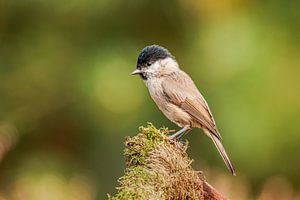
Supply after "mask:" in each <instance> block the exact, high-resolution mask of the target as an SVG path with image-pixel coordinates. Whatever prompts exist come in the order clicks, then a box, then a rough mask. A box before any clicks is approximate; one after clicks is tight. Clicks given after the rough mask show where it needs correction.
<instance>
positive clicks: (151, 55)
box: [137, 45, 174, 67]
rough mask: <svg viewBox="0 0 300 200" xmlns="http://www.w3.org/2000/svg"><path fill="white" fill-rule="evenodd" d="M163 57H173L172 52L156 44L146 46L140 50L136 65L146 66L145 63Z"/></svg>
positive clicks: (150, 62)
mask: <svg viewBox="0 0 300 200" xmlns="http://www.w3.org/2000/svg"><path fill="white" fill-rule="evenodd" d="M165 58H173V59H174V56H172V54H171V53H170V52H169V51H168V50H167V49H165V48H163V47H161V46H158V45H151V46H146V47H145V48H143V50H142V51H141V53H140V55H139V57H138V60H137V65H138V66H141V67H143V66H146V65H147V64H148V65H149V64H152V63H154V62H155V61H157V60H161V59H165Z"/></svg>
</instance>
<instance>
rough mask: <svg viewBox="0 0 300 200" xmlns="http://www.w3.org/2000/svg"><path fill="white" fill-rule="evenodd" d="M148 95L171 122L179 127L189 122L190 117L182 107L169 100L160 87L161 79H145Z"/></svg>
mask: <svg viewBox="0 0 300 200" xmlns="http://www.w3.org/2000/svg"><path fill="white" fill-rule="evenodd" d="M145 83H146V85H147V87H148V90H149V93H150V96H151V97H152V99H153V100H154V102H155V103H156V105H157V106H158V108H159V109H160V110H161V111H162V112H163V114H164V115H165V116H166V117H167V118H168V119H169V120H170V121H172V122H173V123H175V124H177V125H178V126H180V127H183V126H187V125H190V124H191V117H190V115H189V114H188V113H186V112H185V111H184V110H183V109H181V108H180V107H178V106H177V105H174V104H173V103H171V102H169V101H168V99H167V97H166V95H165V94H164V91H163V87H162V79H158V80H147V81H145Z"/></svg>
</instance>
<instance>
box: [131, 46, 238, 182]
mask: <svg viewBox="0 0 300 200" xmlns="http://www.w3.org/2000/svg"><path fill="white" fill-rule="evenodd" d="M131 74H132V75H140V77H141V78H142V79H143V80H144V82H145V84H146V86H147V88H148V90H149V93H150V95H151V97H152V99H153V100H154V102H155V103H156V104H157V106H158V108H159V109H160V110H161V111H162V112H163V114H164V115H165V116H166V117H167V118H168V119H169V120H171V121H172V122H173V123H175V124H177V125H178V126H179V127H181V128H182V129H181V130H179V131H177V132H176V133H174V134H173V135H171V136H170V138H171V139H174V138H176V139H180V138H181V137H182V136H183V135H184V134H185V133H186V132H187V131H190V130H191V129H192V128H201V129H203V132H204V133H205V134H206V135H207V136H208V137H210V138H211V139H212V141H213V143H214V144H215V146H216V147H217V149H218V151H219V153H220V155H221V157H222V158H223V160H224V162H225V164H226V166H227V168H228V169H229V171H230V172H231V173H232V175H234V176H235V169H234V167H233V165H232V164H231V162H230V160H229V157H228V156H227V154H226V151H225V149H224V147H223V145H222V143H221V135H220V133H219V131H218V129H217V126H216V123H215V120H214V118H213V115H212V113H211V111H210V109H209V107H208V104H207V103H206V101H205V99H204V98H203V96H202V95H201V93H200V92H199V90H198V89H197V87H196V86H195V84H194V82H193V80H192V79H191V78H190V77H189V75H187V74H186V73H185V72H184V71H182V70H181V69H180V68H179V65H178V63H177V61H176V59H175V57H174V56H173V55H172V54H171V53H170V52H169V51H168V50H167V49H165V48H163V47H161V46H158V45H151V46H146V47H145V48H144V49H143V50H142V51H141V53H140V54H139V56H138V60H137V67H136V69H135V70H134V71H133V72H132V73H131Z"/></svg>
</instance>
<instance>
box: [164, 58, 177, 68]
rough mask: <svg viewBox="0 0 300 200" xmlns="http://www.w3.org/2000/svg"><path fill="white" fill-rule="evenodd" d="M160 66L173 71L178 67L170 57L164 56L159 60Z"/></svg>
mask: <svg viewBox="0 0 300 200" xmlns="http://www.w3.org/2000/svg"><path fill="white" fill-rule="evenodd" d="M160 62H161V64H160V65H161V66H164V69H165V70H167V71H175V70H178V69H179V66H178V64H177V62H176V61H175V60H174V59H172V58H166V59H163V60H161V61H160Z"/></svg>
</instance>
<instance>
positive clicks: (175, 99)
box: [162, 71, 221, 139]
mask: <svg viewBox="0 0 300 200" xmlns="http://www.w3.org/2000/svg"><path fill="white" fill-rule="evenodd" d="M162 89H163V92H164V94H165V95H166V96H167V98H168V100H169V101H170V102H171V103H173V104H174V105H176V106H178V107H180V108H182V109H183V110H185V111H186V112H187V113H188V114H189V115H190V116H191V117H192V119H193V120H194V121H195V122H197V123H198V124H199V125H201V127H204V128H206V129H208V130H209V131H210V132H211V133H213V134H214V135H215V136H216V137H217V138H218V139H221V135H220V133H219V131H218V129H217V127H216V124H215V121H214V118H213V116H212V114H211V111H210V110H209V107H208V105H207V103H206V101H205V99H204V98H203V97H202V95H201V94H200V92H199V91H198V89H197V87H196V86H195V84H194V82H193V81H192V79H191V78H190V77H189V76H188V75H187V74H186V73H185V72H183V71H180V72H177V74H175V73H174V74H172V75H170V76H167V77H164V80H163V82H162Z"/></svg>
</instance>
